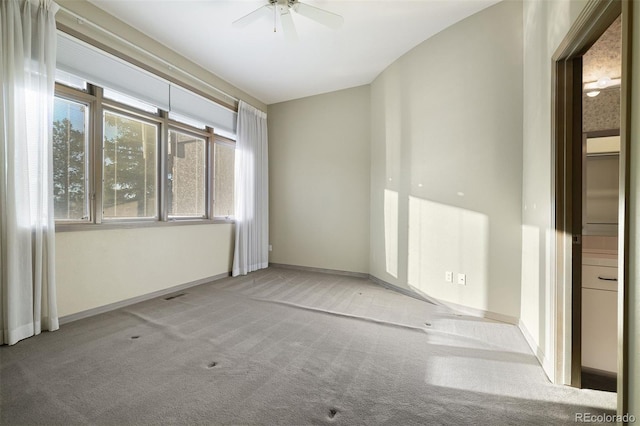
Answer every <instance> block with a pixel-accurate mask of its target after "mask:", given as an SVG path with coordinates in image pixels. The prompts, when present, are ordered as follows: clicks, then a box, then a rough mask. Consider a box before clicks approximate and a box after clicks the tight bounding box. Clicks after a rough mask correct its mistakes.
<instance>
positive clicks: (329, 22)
mask: <svg viewBox="0 0 640 426" xmlns="http://www.w3.org/2000/svg"><path fill="white" fill-rule="evenodd" d="M292 8H293V10H295V11H296V12H298V13H299V14H300V15H302V16H306V17H307V18H309V19H312V20H314V21H316V22H317V23H319V24H322V25H324V26H327V27H329V28H333V29H338V28H340V27H341V26H342V24H343V23H344V18H343V17H342V16H340V15H338V14H336V13H333V12H329V11H327V10H324V9H319V8H317V7H315V6H309V5H308V4H305V3H300V2H295V4H294V5H293V6H292Z"/></svg>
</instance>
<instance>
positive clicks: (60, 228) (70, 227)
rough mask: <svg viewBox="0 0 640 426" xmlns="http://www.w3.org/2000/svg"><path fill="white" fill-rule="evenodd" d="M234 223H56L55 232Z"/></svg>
mask: <svg viewBox="0 0 640 426" xmlns="http://www.w3.org/2000/svg"><path fill="white" fill-rule="evenodd" d="M224 223H232V224H233V223H235V220H233V219H176V220H169V221H166V222H163V221H136V222H133V221H130V222H105V223H56V232H75V231H102V230H107V229H137V228H163V227H166V226H188V225H215V224H224Z"/></svg>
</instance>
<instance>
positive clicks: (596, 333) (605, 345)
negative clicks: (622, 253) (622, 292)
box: [582, 257, 618, 373]
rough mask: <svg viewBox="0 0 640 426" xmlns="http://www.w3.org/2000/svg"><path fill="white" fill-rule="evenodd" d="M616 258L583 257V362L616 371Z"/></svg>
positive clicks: (583, 363) (602, 369) (589, 366)
mask: <svg viewBox="0 0 640 426" xmlns="http://www.w3.org/2000/svg"><path fill="white" fill-rule="evenodd" d="M616 262H617V261H616V259H610V258H609V259H606V258H604V259H603V258H589V257H585V258H583V261H582V366H583V367H588V368H592V369H596V370H601V371H608V372H611V373H616V372H617V370H618V368H617V354H618V352H617V350H618V332H617V330H618V325H617V322H618V281H617V278H618V268H617V266H615V265H616Z"/></svg>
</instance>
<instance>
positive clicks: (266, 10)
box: [231, 4, 273, 28]
mask: <svg viewBox="0 0 640 426" xmlns="http://www.w3.org/2000/svg"><path fill="white" fill-rule="evenodd" d="M272 10H273V6H271V5H270V4H265V5H264V6H260V7H259V8H257V9H256V10H254V11H253V12H251V13H249V14H247V15H245V16H243V17H242V18H239V19H236V20H235V21H233V22H232V23H231V25H232V26H233V27H234V28H244V27H246V26H247V25H249V24H252V23H254V22H255V21H257V20H258V19H260V18H263V17H270V16H273V15H272V12H271V11H272Z"/></svg>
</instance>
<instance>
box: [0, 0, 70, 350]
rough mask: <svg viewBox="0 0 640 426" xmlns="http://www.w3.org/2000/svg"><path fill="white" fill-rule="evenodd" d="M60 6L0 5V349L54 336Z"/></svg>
mask: <svg viewBox="0 0 640 426" xmlns="http://www.w3.org/2000/svg"><path fill="white" fill-rule="evenodd" d="M57 10H58V6H57V4H56V3H54V2H53V1H51V0H39V1H34V0H30V1H29V0H2V1H0V82H1V84H0V95H1V98H2V102H1V103H0V137H1V140H0V168H1V170H0V301H1V303H0V343H2V344H10V345H12V344H15V343H16V342H18V341H19V340H22V339H24V338H27V337H30V336H33V335H35V334H39V333H40V332H41V331H42V330H56V329H58V316H57V308H56V291H55V279H54V277H55V270H54V265H55V253H54V237H55V228H54V216H53V184H52V179H53V173H52V164H53V158H52V149H51V146H52V123H53V95H54V89H55V63H56V22H55V14H56V12H57Z"/></svg>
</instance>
